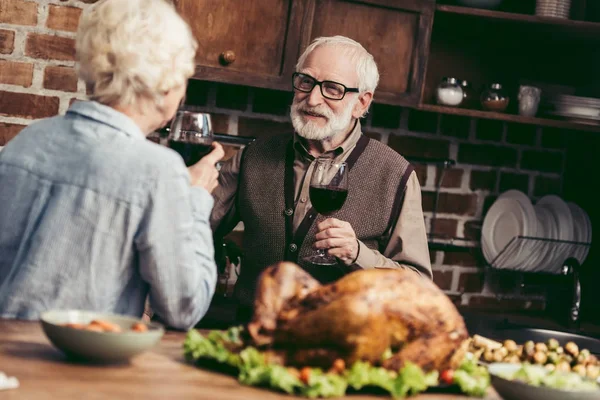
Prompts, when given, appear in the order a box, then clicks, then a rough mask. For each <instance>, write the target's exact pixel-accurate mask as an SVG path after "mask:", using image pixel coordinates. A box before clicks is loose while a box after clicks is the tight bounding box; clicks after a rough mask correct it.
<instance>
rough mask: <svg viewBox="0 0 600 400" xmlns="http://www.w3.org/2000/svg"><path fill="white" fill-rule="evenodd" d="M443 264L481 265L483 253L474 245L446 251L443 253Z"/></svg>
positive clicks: (482, 263)
mask: <svg viewBox="0 0 600 400" xmlns="http://www.w3.org/2000/svg"><path fill="white" fill-rule="evenodd" d="M444 265H460V266H462V267H478V266H483V265H484V261H483V255H482V254H481V252H480V251H479V250H478V249H477V248H475V247H473V248H470V249H467V250H463V251H447V252H445V253H444Z"/></svg>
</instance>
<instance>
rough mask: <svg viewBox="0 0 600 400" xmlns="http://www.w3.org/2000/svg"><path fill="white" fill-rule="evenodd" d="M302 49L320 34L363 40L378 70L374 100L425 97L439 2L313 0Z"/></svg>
mask: <svg viewBox="0 0 600 400" xmlns="http://www.w3.org/2000/svg"><path fill="white" fill-rule="evenodd" d="M308 3H309V4H308V7H307V8H306V10H305V19H304V20H305V21H306V22H307V23H305V25H304V30H303V32H302V48H304V47H306V46H307V45H308V44H309V43H310V41H311V40H312V39H314V38H317V37H319V36H333V35H343V36H347V37H349V38H352V39H354V40H356V41H357V42H359V43H360V44H362V45H363V46H364V47H365V48H366V49H367V51H369V52H370V53H371V54H372V55H373V57H374V58H375V61H376V62H377V66H378V68H379V74H380V82H379V86H378V88H377V90H376V91H375V101H377V102H380V103H390V104H401V105H417V104H418V103H419V101H420V97H421V92H422V87H423V77H424V74H425V68H426V58H427V54H428V52H429V38H430V36H431V26H432V20H433V12H434V7H435V3H434V1H433V0H309V1H308Z"/></svg>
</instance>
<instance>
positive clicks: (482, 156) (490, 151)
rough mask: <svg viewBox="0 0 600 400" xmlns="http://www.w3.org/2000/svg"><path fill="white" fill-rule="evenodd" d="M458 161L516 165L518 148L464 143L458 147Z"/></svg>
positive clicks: (477, 163)
mask: <svg viewBox="0 0 600 400" xmlns="http://www.w3.org/2000/svg"><path fill="white" fill-rule="evenodd" d="M458 162H460V163H463V164H476V165H490V166H495V167H516V166H517V150H516V149H513V148H510V147H503V146H495V145H488V144H483V145H482V144H473V143H462V144H461V145H460V147H459V149H458Z"/></svg>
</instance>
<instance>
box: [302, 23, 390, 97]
mask: <svg viewBox="0 0 600 400" xmlns="http://www.w3.org/2000/svg"><path fill="white" fill-rule="evenodd" d="M320 46H335V47H340V48H343V49H345V50H346V51H347V54H348V55H349V56H350V59H351V60H352V62H354V64H355V65H356V72H357V73H358V89H359V90H360V92H361V93H363V92H371V93H373V92H375V89H376V88H377V84H378V83H379V71H378V70H377V64H376V63H375V59H374V58H373V56H372V55H371V54H370V53H369V52H368V51H367V50H366V49H365V48H364V47H363V46H362V45H361V44H360V43H358V42H357V41H355V40H352V39H350V38H348V37H345V36H339V35H338V36H329V37H319V38H316V39H315V40H313V41H312V42H311V44H310V45H309V46H308V47H307V48H306V50H304V53H302V55H301V56H300V58H299V59H298V62H297V63H296V71H300V70H301V69H302V68H303V66H304V63H305V62H306V58H307V57H308V56H309V54H310V53H312V52H313V51H314V50H315V49H316V48H317V47H320Z"/></svg>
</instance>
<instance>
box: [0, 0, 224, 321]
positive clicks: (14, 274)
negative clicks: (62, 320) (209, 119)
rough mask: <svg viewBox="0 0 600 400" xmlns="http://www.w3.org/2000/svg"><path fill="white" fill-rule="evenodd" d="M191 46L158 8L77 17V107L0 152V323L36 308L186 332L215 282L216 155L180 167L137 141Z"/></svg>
mask: <svg viewBox="0 0 600 400" xmlns="http://www.w3.org/2000/svg"><path fill="white" fill-rule="evenodd" d="M195 50H196V43H195V41H194V38H193V36H192V34H191V31H190V29H189V27H188V26H187V25H186V23H185V22H184V21H183V20H182V19H181V17H180V16H179V15H178V14H177V12H176V11H175V10H174V8H173V7H172V6H171V5H170V4H168V3H166V2H165V1H163V0H104V1H100V2H99V3H97V4H96V5H95V6H94V7H92V8H91V9H90V10H89V12H87V13H86V14H85V15H84V16H83V17H82V19H81V22H80V26H79V32H78V34H77V58H78V61H79V71H80V76H81V78H82V79H83V80H84V81H85V82H86V84H87V85H88V87H89V88H91V92H92V94H91V96H90V97H91V101H81V102H76V103H74V104H73V105H72V106H71V107H70V108H69V110H68V111H67V113H66V115H61V116H56V117H53V118H49V119H45V120H41V121H38V122H35V123H33V124H31V125H30V126H29V127H27V128H25V129H24V130H23V131H22V132H21V133H20V134H19V135H18V136H17V137H16V138H14V139H13V140H12V141H11V142H10V143H9V144H8V145H7V146H6V147H5V148H4V150H3V151H2V152H1V153H0V204H1V205H2V206H1V207H0V227H2V228H1V230H0V317H3V318H19V319H36V318H38V317H39V315H40V313H41V312H43V311H45V310H48V309H67V308H70V309H73V308H76V309H85V310H95V311H105V312H112V313H119V314H129V315H135V316H141V315H142V314H143V311H144V304H145V300H146V298H147V297H148V295H149V300H150V306H151V307H152V309H153V310H154V312H155V314H157V315H158V317H159V318H160V319H161V320H163V321H164V322H166V323H167V324H168V325H170V326H172V327H175V328H180V329H187V328H190V327H192V326H193V325H195V324H196V323H197V322H198V321H199V320H200V319H201V318H202V316H203V315H204V314H205V312H206V310H207V308H208V305H209V303H210V300H211V297H212V295H213V292H214V288H215V284H216V266H215V262H214V256H213V243H212V235H211V231H210V226H209V222H208V218H209V215H210V212H211V209H212V205H213V200H212V196H211V192H212V190H213V189H214V188H215V187H216V185H217V176H218V172H217V171H216V169H215V163H216V162H217V161H218V160H219V159H221V157H222V156H223V150H222V148H221V147H220V146H219V145H215V146H214V147H215V148H214V149H213V151H212V153H210V154H209V155H208V156H206V157H205V158H203V159H202V160H201V161H200V162H198V163H197V164H196V165H193V166H191V167H190V168H189V169H188V168H186V167H185V165H184V162H183V160H182V159H181V157H180V156H179V155H178V154H177V153H175V152H174V151H172V150H170V149H168V148H166V147H163V146H160V145H157V144H155V143H152V142H151V141H149V140H146V135H147V134H148V133H150V132H152V131H154V130H155V129H157V128H159V127H161V126H163V125H164V124H165V123H166V122H167V121H168V120H170V119H171V118H172V117H173V116H174V113H175V112H176V110H177V107H178V105H179V103H180V102H181V100H182V97H183V95H184V93H185V88H186V82H187V79H188V78H189V77H190V76H191V75H192V73H193V71H194V54H195Z"/></svg>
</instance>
